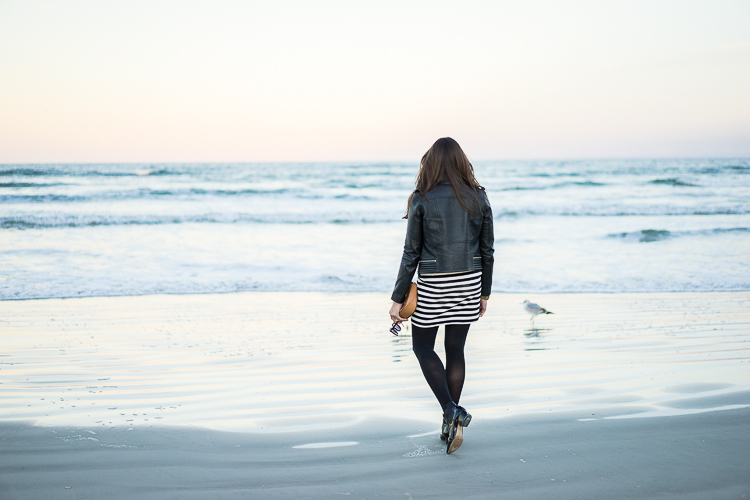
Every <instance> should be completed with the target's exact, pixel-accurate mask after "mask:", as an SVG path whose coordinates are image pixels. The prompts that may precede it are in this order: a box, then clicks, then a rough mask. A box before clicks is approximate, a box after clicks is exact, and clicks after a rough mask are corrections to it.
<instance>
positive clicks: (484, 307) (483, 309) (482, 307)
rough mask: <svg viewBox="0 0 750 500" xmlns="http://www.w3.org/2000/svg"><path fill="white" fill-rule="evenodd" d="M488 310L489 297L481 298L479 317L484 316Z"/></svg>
mask: <svg viewBox="0 0 750 500" xmlns="http://www.w3.org/2000/svg"><path fill="white" fill-rule="evenodd" d="M486 312H487V299H479V317H480V318H481V317H482V316H484V313H486Z"/></svg>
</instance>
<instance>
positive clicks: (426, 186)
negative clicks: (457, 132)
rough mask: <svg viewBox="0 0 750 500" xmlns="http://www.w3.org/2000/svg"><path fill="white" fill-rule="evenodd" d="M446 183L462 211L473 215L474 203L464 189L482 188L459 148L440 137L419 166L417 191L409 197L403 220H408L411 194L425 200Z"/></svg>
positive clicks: (475, 204)
mask: <svg viewBox="0 0 750 500" xmlns="http://www.w3.org/2000/svg"><path fill="white" fill-rule="evenodd" d="M446 179H447V180H448V181H449V182H450V183H451V187H452V188H453V192H454V193H456V199H457V200H458V203H459V204H460V205H461V208H463V209H464V210H466V211H467V212H469V213H475V212H476V211H477V209H478V206H477V203H476V199H475V198H474V197H469V196H467V194H468V193H467V191H466V188H469V189H471V190H472V191H473V192H475V193H476V192H477V191H479V190H480V189H484V188H483V187H482V186H480V185H479V182H477V180H476V178H475V177H474V167H473V166H472V165H471V162H470V161H469V158H467V157H466V154H465V153H464V151H463V149H461V146H459V145H458V143H457V142H456V141H455V140H453V139H451V138H450V137H443V138H441V139H438V140H437V141H435V144H433V145H432V147H431V148H430V149H428V150H427V152H426V153H425V154H424V156H423V157H422V161H421V162H420V163H419V173H418V174H417V181H416V189H415V190H414V192H412V193H411V194H410V195H409V200H408V201H407V202H406V215H404V219H406V218H408V217H409V204H410V203H411V198H412V196H414V193H416V192H417V191H419V192H420V193H421V194H422V196H424V197H425V198H427V192H428V191H430V190H431V189H432V188H434V187H435V186H437V185H438V184H440V183H441V182H443V180H446Z"/></svg>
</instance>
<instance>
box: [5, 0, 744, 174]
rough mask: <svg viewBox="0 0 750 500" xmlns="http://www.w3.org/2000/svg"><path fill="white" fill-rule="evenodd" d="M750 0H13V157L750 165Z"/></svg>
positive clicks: (8, 152)
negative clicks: (459, 155)
mask: <svg viewBox="0 0 750 500" xmlns="http://www.w3.org/2000/svg"><path fill="white" fill-rule="evenodd" d="M749 27H750V2H748V1H746V0H743V1H722V0H712V1H686V0H679V1H658V0H649V1H633V0H628V1H588V2H585V1H583V2H582V1H550V2H546V1H520V0H519V1H513V2H502V1H481V2H480V1H460V2H459V1H456V2H453V1H434V0H431V1H405V0H400V1H386V0H377V1H357V0H347V1H306V2H301V1H300V2H297V1H266V2H250V1H210V2H208V1H206V2H190V1H153V0H148V1H132V0H129V1H127V2H125V1H121V2H102V1H65V2H52V1H50V2H39V1H26V0H24V1H12V0H2V1H0V74H1V75H2V78H0V163H31V162H171V161H249V162H252V161H327V160H331V161H358V160H359V161H378V160H384V161H385V160H410V161H414V160H416V159H418V157H419V156H421V154H422V153H423V152H424V151H425V150H426V149H427V148H428V147H429V146H430V144H431V143H432V142H433V141H434V140H435V139H436V138H438V137H441V136H446V135H448V136H452V137H454V138H455V139H457V140H458V141H459V142H460V143H461V144H462V146H463V147H464V149H465V150H466V151H467V153H469V155H470V156H471V158H472V159H511V158H570V159H575V158H623V157H670V156H673V157H690V156H693V157H694V156H750V90H749V89H750V28H749Z"/></svg>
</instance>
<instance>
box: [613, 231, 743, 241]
mask: <svg viewBox="0 0 750 500" xmlns="http://www.w3.org/2000/svg"><path fill="white" fill-rule="evenodd" d="M747 232H750V228H747V227H732V228H716V229H702V230H697V231H668V230H666V229H642V230H640V231H633V232H626V233H616V234H608V235H607V237H609V238H624V239H627V240H635V241H638V242H640V243H652V242H654V241H662V240H666V239H668V238H677V237H684V236H711V235H717V234H726V233H747Z"/></svg>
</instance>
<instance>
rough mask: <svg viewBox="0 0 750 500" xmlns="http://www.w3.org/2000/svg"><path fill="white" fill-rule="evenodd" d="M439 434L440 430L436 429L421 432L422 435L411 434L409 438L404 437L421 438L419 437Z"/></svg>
mask: <svg viewBox="0 0 750 500" xmlns="http://www.w3.org/2000/svg"><path fill="white" fill-rule="evenodd" d="M439 433H440V429H438V430H436V431H430V432H423V433H422V434H412V435H411V436H406V437H408V438H421V437H425V436H432V435H433V434H439Z"/></svg>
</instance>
